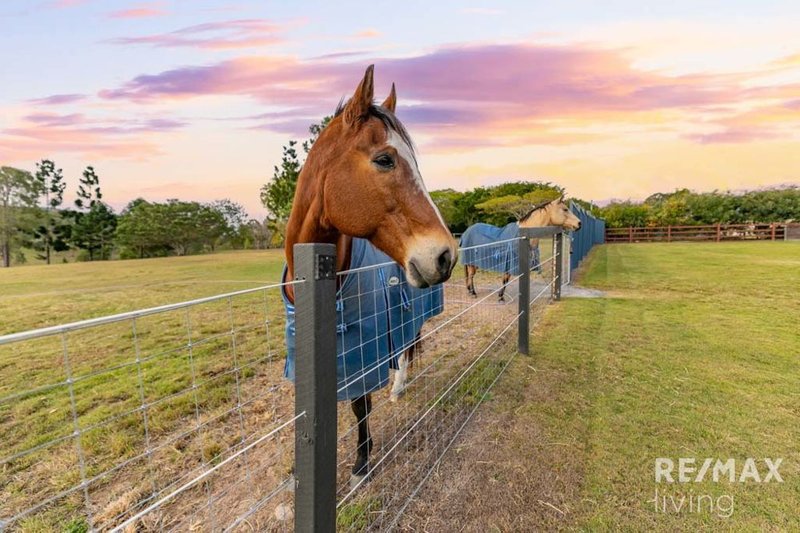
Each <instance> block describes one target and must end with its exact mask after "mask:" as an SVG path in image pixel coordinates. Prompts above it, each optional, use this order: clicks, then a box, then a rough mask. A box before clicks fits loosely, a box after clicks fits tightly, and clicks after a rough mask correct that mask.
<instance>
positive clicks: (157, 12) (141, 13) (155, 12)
mask: <svg viewBox="0 0 800 533" xmlns="http://www.w3.org/2000/svg"><path fill="white" fill-rule="evenodd" d="M159 5H160V4H141V5H138V6H135V7H130V8H127V9H120V10H118V11H112V12H110V13H109V14H108V17H109V18H112V19H141V18H152V17H162V16H164V15H166V14H167V11H166V10H164V9H163V8H161V7H158V6H159Z"/></svg>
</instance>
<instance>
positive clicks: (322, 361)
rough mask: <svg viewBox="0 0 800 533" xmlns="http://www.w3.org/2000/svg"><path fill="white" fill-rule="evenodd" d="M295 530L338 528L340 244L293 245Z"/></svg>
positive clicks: (311, 530)
mask: <svg viewBox="0 0 800 533" xmlns="http://www.w3.org/2000/svg"><path fill="white" fill-rule="evenodd" d="M294 271H295V278H296V279H303V280H305V282H304V283H299V284H297V285H295V328H296V330H295V331H296V333H295V414H297V415H299V414H301V413H303V412H305V413H306V416H304V417H301V418H299V419H298V420H297V425H296V427H295V441H294V446H295V448H294V449H295V483H296V485H295V522H294V530H295V531H296V532H303V533H307V532H308V533H310V532H322V531H325V532H327V531H330V532H333V531H335V529H336V246H335V245H333V244H295V245H294Z"/></svg>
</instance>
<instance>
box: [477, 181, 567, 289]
mask: <svg viewBox="0 0 800 533" xmlns="http://www.w3.org/2000/svg"><path fill="white" fill-rule="evenodd" d="M481 225H482V226H488V224H481ZM517 225H518V227H520V228H541V227H544V226H561V227H562V228H564V229H565V230H574V231H577V230H579V229H580V228H581V220H580V219H579V218H578V217H577V216H575V214H574V213H573V212H572V211H570V209H569V206H568V205H567V204H566V203H565V202H564V197H563V196H562V197H561V198H557V199H555V200H553V201H551V202H548V203H545V204H542V205H539V206H536V207H534V208H533V209H531V210H530V211H529V212H528V214H527V215H525V216H524V217H522V218H521V219H520V220H519V222H518V223H517ZM476 226H479V225H478V224H474V225H473V226H470V227H469V228H467V231H465V232H464V236H467V235H468V234H469V232H470V230H472V229H473V228H475V227H476ZM492 227H493V226H492ZM506 227H508V226H506ZM495 229H497V230H500V228H495ZM498 233H499V231H498ZM462 245H464V240H463V238H462ZM537 246H539V239H531V249H534V248H536V247H537ZM465 260H467V259H465ZM531 266H536V265H531ZM464 272H465V281H466V284H467V292H468V293H469V294H470V295H471V296H473V297H477V296H478V293H477V292H476V291H475V274H476V273H477V272H478V266H477V265H474V264H465V265H464ZM509 279H511V274H510V273H509V272H505V273H503V285H502V287H501V288H500V294H499V296H498V299H499V300H500V301H501V302H502V301H505V290H506V285H507V284H508V281H509Z"/></svg>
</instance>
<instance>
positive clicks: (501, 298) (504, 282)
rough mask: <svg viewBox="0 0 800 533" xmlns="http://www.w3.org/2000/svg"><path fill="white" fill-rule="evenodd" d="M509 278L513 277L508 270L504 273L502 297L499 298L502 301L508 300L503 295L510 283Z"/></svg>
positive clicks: (501, 288) (501, 289)
mask: <svg viewBox="0 0 800 533" xmlns="http://www.w3.org/2000/svg"><path fill="white" fill-rule="evenodd" d="M509 279H511V274H509V273H508V272H506V273H505V274H503V286H502V287H500V297H499V300H500V301H501V302H505V301H506V299H505V297H504V296H503V295H504V294H505V292H506V285H508V280H509Z"/></svg>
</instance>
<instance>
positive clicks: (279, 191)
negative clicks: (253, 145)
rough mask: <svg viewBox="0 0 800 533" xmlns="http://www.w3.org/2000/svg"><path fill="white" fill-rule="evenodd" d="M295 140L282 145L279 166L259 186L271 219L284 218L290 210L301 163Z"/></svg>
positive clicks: (262, 199) (287, 216) (263, 202)
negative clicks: (267, 180)
mask: <svg viewBox="0 0 800 533" xmlns="http://www.w3.org/2000/svg"><path fill="white" fill-rule="evenodd" d="M295 145H297V141H289V144H288V145H286V146H284V147H283V156H282V157H281V165H280V167H278V166H275V169H274V171H273V173H272V180H271V181H270V182H269V183H267V184H266V185H264V186H263V187H262V188H261V203H262V204H264V207H266V208H267V211H268V213H269V214H268V215H267V216H268V218H269V219H270V220H271V221H278V220H286V219H288V218H289V213H290V212H291V210H292V201H293V200H294V191H295V188H297V177H298V176H299V175H300V170H301V169H302V165H301V164H300V159H298V156H297V149H296V148H295Z"/></svg>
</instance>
